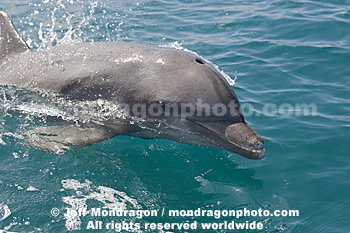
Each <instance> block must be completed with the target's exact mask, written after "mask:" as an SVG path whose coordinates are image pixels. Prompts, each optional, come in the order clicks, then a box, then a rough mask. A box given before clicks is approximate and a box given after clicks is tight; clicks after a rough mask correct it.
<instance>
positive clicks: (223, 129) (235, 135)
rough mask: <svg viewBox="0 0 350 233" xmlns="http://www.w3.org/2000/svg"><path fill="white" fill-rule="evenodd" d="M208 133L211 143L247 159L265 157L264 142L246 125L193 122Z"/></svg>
mask: <svg viewBox="0 0 350 233" xmlns="http://www.w3.org/2000/svg"><path fill="white" fill-rule="evenodd" d="M194 123H196V124H197V125H200V126H202V127H204V128H206V129H207V130H209V131H210V133H211V135H212V137H209V138H210V139H211V143H213V144H214V146H215V147H217V148H221V149H224V150H227V151H230V152H233V153H236V154H239V155H242V156H243V157H246V158H248V159H255V160H257V159H261V158H263V157H264V156H265V149H264V141H263V139H262V138H261V137H260V135H259V134H258V133H256V132H255V131H254V130H253V129H252V128H251V127H250V126H249V125H248V124H247V123H245V122H237V123H232V122H230V121H222V122H221V121H218V122H198V121H197V122H194Z"/></svg>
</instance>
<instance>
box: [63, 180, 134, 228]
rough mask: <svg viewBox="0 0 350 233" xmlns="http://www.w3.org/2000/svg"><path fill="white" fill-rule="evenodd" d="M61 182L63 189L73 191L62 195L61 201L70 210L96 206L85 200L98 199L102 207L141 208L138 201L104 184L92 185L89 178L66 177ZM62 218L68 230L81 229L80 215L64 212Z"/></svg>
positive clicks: (113, 208)
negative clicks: (89, 204) (82, 180)
mask: <svg viewBox="0 0 350 233" xmlns="http://www.w3.org/2000/svg"><path fill="white" fill-rule="evenodd" d="M61 183H62V186H63V189H64V190H73V191H75V193H74V194H73V195H71V196H66V197H63V202H64V203H66V204H68V205H70V209H72V210H76V211H78V210H79V209H84V208H95V207H96V206H88V205H87V200H96V201H99V202H100V203H102V204H103V207H102V208H104V209H109V210H127V209H128V208H132V209H141V206H140V205H139V204H138V202H137V201H136V200H135V199H133V198H131V197H129V196H127V195H126V194H125V193H124V192H121V191H118V190H115V189H113V188H109V187H105V186H99V187H94V185H93V184H92V182H91V181H89V180H85V182H83V183H81V182H79V181H78V180H75V179H68V180H62V181H61ZM64 219H65V221H66V223H65V226H66V228H67V230H68V231H72V230H81V223H82V220H81V218H80V216H78V215H73V214H71V215H69V214H68V213H65V214H64Z"/></svg>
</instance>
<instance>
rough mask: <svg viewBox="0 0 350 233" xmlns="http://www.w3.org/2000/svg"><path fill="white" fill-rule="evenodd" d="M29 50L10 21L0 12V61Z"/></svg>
mask: <svg viewBox="0 0 350 233" xmlns="http://www.w3.org/2000/svg"><path fill="white" fill-rule="evenodd" d="M28 50H30V49H29V47H28V45H27V44H26V42H25V41H24V40H23V39H22V37H21V36H20V35H19V34H18V32H17V31H16V29H15V27H14V26H13V23H12V21H11V19H10V18H9V17H8V16H7V14H6V13H5V12H3V11H0V60H2V59H3V58H5V57H6V56H8V55H10V54H16V53H22V52H25V51H28Z"/></svg>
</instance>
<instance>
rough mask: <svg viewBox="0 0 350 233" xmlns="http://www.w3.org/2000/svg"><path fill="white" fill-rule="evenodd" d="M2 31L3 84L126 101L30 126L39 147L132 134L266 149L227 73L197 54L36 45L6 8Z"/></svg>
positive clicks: (0, 16) (126, 46)
mask: <svg viewBox="0 0 350 233" xmlns="http://www.w3.org/2000/svg"><path fill="white" fill-rule="evenodd" d="M0 37H1V40H0V85H1V86H6V87H8V86H11V87H18V88H24V89H26V90H33V91H40V92H45V93H51V94H55V95H57V96H59V97H60V98H61V97H62V98H65V99H66V100H67V101H68V100H69V101H75V102H76V103H79V101H80V102H84V103H86V102H89V101H90V102H95V103H96V102H97V103H99V102H100V103H102V105H104V104H107V105H108V104H112V105H113V106H123V107H121V109H122V111H121V112H123V114H122V116H120V115H118V114H116V115H114V116H110V117H109V118H108V119H103V120H101V121H93V122H92V121H90V122H79V121H77V122H71V121H65V122H64V124H59V125H48V126H46V127H36V128H33V129H32V130H30V131H29V132H27V136H28V141H29V143H30V144H31V145H33V146H34V147H36V148H39V149H44V150H49V151H56V150H59V149H70V148H73V147H76V146H84V145H90V144H92V143H95V142H99V141H103V140H106V139H109V138H112V137H114V136H117V135H129V136H137V137H141V138H145V139H153V138H164V139H169V140H172V141H176V142H180V143H186V144H192V145H199V146H209V147H216V148H221V149H224V150H227V151H230V152H233V153H237V154H239V155H242V156H244V157H246V158H249V159H261V158H262V157H263V156H264V155H265V149H264V142H263V140H262V138H261V137H260V136H259V135H258V134H257V133H256V132H255V131H254V130H253V129H252V128H251V127H249V126H248V124H247V123H246V122H245V120H244V118H243V115H242V112H241V109H240V105H239V102H238V99H237V97H236V95H235V93H234V92H233V90H232V88H231V87H230V85H229V84H228V82H227V80H226V79H225V78H224V77H223V75H222V74H220V73H219V72H218V71H217V70H216V69H215V68H213V67H212V65H211V64H208V62H207V61H205V60H204V59H202V58H201V57H199V56H198V55H196V54H192V53H188V52H184V51H180V50H176V49H171V48H163V47H157V46H151V45H144V44H137V43H126V42H96V43H75V44H62V45H57V46H54V47H52V48H50V49H48V50H43V51H32V50H31V49H30V48H29V47H28V45H27V44H26V42H25V41H24V40H23V39H22V38H21V36H20V35H19V34H18V32H17V31H16V29H15V27H14V26H13V24H12V22H11V20H10V19H9V17H8V16H7V15H6V14H5V13H4V12H0ZM101 111H104V110H101ZM119 113H120V112H119ZM112 115H113V114H112Z"/></svg>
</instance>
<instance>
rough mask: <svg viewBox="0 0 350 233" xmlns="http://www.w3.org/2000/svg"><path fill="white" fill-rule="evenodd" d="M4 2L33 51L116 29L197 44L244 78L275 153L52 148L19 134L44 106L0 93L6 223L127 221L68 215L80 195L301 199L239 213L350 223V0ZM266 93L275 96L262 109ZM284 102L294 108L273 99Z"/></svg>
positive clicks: (165, 204)
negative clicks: (9, 100) (307, 108)
mask: <svg viewBox="0 0 350 233" xmlns="http://www.w3.org/2000/svg"><path fill="white" fill-rule="evenodd" d="M0 10H3V11H6V12H7V13H8V14H9V16H10V17H11V18H12V20H13V22H14V24H15V26H16V27H17V28H18V30H19V32H20V33H21V35H23V37H24V39H25V40H26V41H27V43H28V44H29V45H30V46H31V47H32V48H34V49H46V48H48V47H50V46H52V45H56V44H60V43H66V42H81V41H106V40H112V41H132V42H141V43H149V44H155V45H167V46H170V47H171V46H172V47H180V46H181V47H183V48H185V49H188V50H191V51H194V52H196V53H198V54H200V55H201V56H203V57H205V58H206V59H208V60H210V61H211V62H213V63H214V64H216V65H218V66H219V68H220V69H221V70H223V71H224V72H225V73H226V74H228V75H229V76H231V78H234V77H235V76H237V79H236V83H235V85H234V86H233V89H234V91H235V92H236V94H237V96H238V98H239V100H240V102H241V104H242V106H248V107H249V108H248V107H247V108H246V109H244V111H245V113H246V116H245V118H246V120H247V121H248V122H249V123H250V125H251V126H252V127H253V128H254V129H255V130H256V131H257V132H258V133H259V134H260V135H262V137H263V138H264V141H265V147H266V151H267V153H266V156H265V158H264V159H262V160H259V161H252V160H248V159H245V158H243V157H241V156H238V155H235V154H232V153H229V152H226V151H223V150H219V149H214V148H205V147H196V146H190V145H184V144H179V143H175V142H171V141H167V140H143V139H139V138H132V137H125V136H120V137H115V138H113V139H111V140H108V141H104V142H101V143H97V144H93V145H91V146H88V147H84V148H79V149H76V150H74V151H69V152H67V153H65V154H63V155H58V154H54V153H48V152H44V151H39V150H35V149H33V148H31V147H28V146H26V145H23V144H21V143H20V142H21V137H22V136H23V131H24V130H25V129H26V127H28V125H29V126H33V125H37V124H40V123H41V122H40V117H33V116H28V114H25V113H18V112H11V111H7V110H6V106H5V105H1V106H0V113H1V116H0V136H1V137H0V160H1V163H0V232H2V230H4V231H5V232H7V231H9V232H67V231H68V230H74V229H76V231H77V232H80V231H81V232H86V231H88V230H86V227H87V224H88V222H89V221H90V220H102V221H103V222H110V221H111V220H115V221H116V222H117V221H122V220H123V219H120V218H116V217H106V218H102V217H100V218H97V217H91V216H86V217H67V216H66V217H65V216H64V213H65V209H66V208H76V207H81V206H84V204H86V205H87V207H88V208H97V207H106V208H107V209H111V208H115V207H120V208H124V209H137V208H140V209H143V210H147V209H148V210H151V209H156V210H159V211H162V209H163V208H164V209H165V210H169V209H178V210H181V209H193V210H195V209H198V208H202V209H213V210H230V209H242V208H248V209H251V210H253V209H259V208H262V209H267V210H271V211H273V210H278V209H280V210H283V209H286V210H299V212H300V216H297V217H292V216H291V217H274V216H269V217H253V216H250V217H244V218H240V219H238V220H237V221H238V222H245V221H258V222H261V223H263V224H264V229H263V230H260V232H349V231H350V224H349V214H350V211H349V209H350V201H349V196H350V179H349V178H350V157H349V156H350V154H349V150H348V148H347V147H348V145H349V144H350V94H349V93H350V66H349V64H350V34H349V32H350V2H349V1H345V0H344V1H297V0H293V1H234V2H231V1H221V0H216V1H206V0H203V1H147V0H144V1H128V2H124V1H112V0H107V1H102V0H101V1H81V0H79V1H78V0H60V1H48V0H42V1H39V0H34V1H25V0H21V1H20V0H12V1H8V0H5V1H1V4H0ZM0 100H1V99H0ZM266 104H270V105H271V106H273V107H272V108H269V111H266V109H264V106H266ZM298 104H313V106H316V108H317V111H316V113H315V114H302V113H300V111H299V109H298V107H297V106H298ZM281 106H288V109H289V111H288V112H281V111H279V108H280V107H281ZM53 208H58V210H59V211H60V214H59V215H58V216H55V215H54V214H52V212H51V210H52V209H53ZM126 220H128V221H134V222H141V223H143V224H144V223H146V222H160V223H165V222H185V221H189V222H191V221H194V220H197V221H199V222H212V223H215V222H220V221H224V220H228V221H232V220H235V219H234V218H233V219H232V218H222V219H214V218H210V217H187V218H180V217H177V218H176V217H148V218H142V219H135V218H133V217H128V218H126ZM79 228H80V229H81V230H78V229H79ZM90 231H91V232H96V231H97V232H99V231H100V232H107V231H108V230H105V229H104V230H95V231H94V230H90ZM73 232H74V231H73ZM109 232H114V230H109ZM154 232H156V231H154ZM173 232H183V231H179V230H173ZM197 232H202V230H197ZM211 232H215V231H211ZM217 232H231V231H230V230H221V231H220V230H217ZM238 232H251V231H250V230H241V231H238ZM254 232H259V231H258V230H256V231H254Z"/></svg>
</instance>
